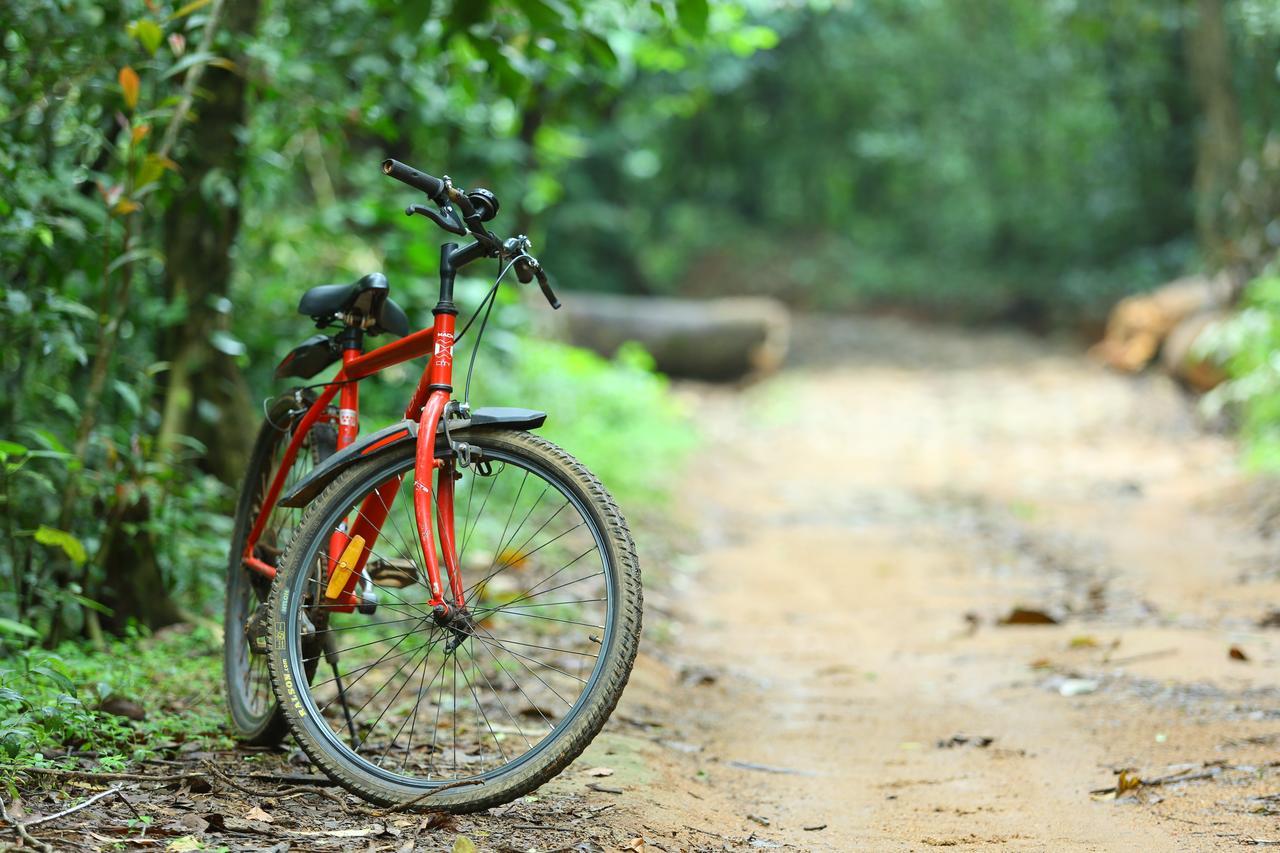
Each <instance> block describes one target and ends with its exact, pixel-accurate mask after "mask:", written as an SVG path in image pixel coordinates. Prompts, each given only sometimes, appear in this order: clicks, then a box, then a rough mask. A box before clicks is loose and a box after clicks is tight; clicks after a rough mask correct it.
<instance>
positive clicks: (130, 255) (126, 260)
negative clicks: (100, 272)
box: [107, 249, 164, 275]
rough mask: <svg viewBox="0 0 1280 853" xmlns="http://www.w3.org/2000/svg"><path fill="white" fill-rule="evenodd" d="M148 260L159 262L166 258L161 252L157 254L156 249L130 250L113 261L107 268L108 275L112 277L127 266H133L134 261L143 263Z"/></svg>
mask: <svg viewBox="0 0 1280 853" xmlns="http://www.w3.org/2000/svg"><path fill="white" fill-rule="evenodd" d="M147 258H151V259H154V260H157V261H160V260H164V256H163V255H161V254H160V253H159V252H157V251H156V250H155V249H130V250H129V251H127V252H125V253H124V254H123V255H120V256H119V257H117V258H116V259H115V260H114V261H112V262H111V263H110V264H109V265H108V266H107V275H111V274H112V273H113V272H115V271H116V270H118V269H120V268H121V267H123V266H125V265H126V264H131V263H133V262H134V261H141V260H144V259H147Z"/></svg>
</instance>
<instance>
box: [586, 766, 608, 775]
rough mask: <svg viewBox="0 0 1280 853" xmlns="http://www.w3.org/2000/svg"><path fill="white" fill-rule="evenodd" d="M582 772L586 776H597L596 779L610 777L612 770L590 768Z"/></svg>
mask: <svg viewBox="0 0 1280 853" xmlns="http://www.w3.org/2000/svg"><path fill="white" fill-rule="evenodd" d="M582 772H583V773H585V774H586V775H588V776H597V777H600V776H612V775H613V768H612V767H590V768H588V769H586V770H583V771H582Z"/></svg>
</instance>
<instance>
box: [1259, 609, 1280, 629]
mask: <svg viewBox="0 0 1280 853" xmlns="http://www.w3.org/2000/svg"><path fill="white" fill-rule="evenodd" d="M1258 627H1259V628H1280V610H1271V611H1268V613H1267V615H1266V616H1263V617H1262V618H1261V619H1259V620H1258Z"/></svg>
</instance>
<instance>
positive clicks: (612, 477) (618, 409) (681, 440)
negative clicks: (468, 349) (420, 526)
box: [473, 337, 697, 505]
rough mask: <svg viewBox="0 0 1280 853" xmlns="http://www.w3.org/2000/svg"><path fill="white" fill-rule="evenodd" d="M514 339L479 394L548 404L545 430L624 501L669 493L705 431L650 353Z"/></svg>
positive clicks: (489, 401)
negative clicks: (606, 352)
mask: <svg viewBox="0 0 1280 853" xmlns="http://www.w3.org/2000/svg"><path fill="white" fill-rule="evenodd" d="M511 343H512V344H513V346H512V347H511V349H510V350H509V351H508V352H505V353H502V354H501V357H500V363H499V364H497V365H493V364H491V365H489V370H487V371H485V372H484V373H483V374H482V376H481V379H480V380H478V381H477V385H476V388H475V391H474V392H473V399H475V400H477V401H482V402H483V404H484V405H498V406H504V405H505V406H529V407H534V408H539V409H543V410H545V411H547V412H548V413H549V414H548V418H547V423H546V426H545V427H543V428H542V429H540V430H539V434H541V435H545V436H546V437H547V438H549V439H551V440H552V441H554V442H556V443H557V444H559V445H560V446H561V447H563V448H565V449H566V450H568V451H569V452H570V453H572V454H573V455H574V456H576V457H578V459H579V460H580V461H581V462H582V463H583V464H585V465H586V466H587V467H588V468H590V469H591V470H592V471H593V472H594V473H595V474H596V475H597V476H598V477H600V479H601V480H602V481H603V482H604V484H605V485H606V486H607V487H608V488H609V489H610V491H612V492H613V493H614V495H615V496H616V497H617V498H618V499H619V500H621V501H623V502H624V503H625V502H627V501H633V502H635V503H637V504H640V505H644V504H646V503H651V502H654V501H661V500H662V499H664V498H666V497H668V496H669V494H670V484H671V480H672V478H674V477H677V476H679V472H680V470H681V468H682V462H683V460H684V458H685V457H686V456H687V454H688V452H689V451H690V450H691V449H692V448H693V447H694V445H695V443H696V441H697V434H696V432H695V430H694V425H693V422H692V420H691V418H690V417H689V413H688V412H687V411H685V408H684V407H683V406H682V405H681V404H680V402H679V401H678V400H676V399H674V398H673V397H672V396H671V390H670V387H669V385H668V383H667V381H666V379H664V378H663V377H662V376H660V375H658V374H656V373H655V372H654V370H653V359H652V358H651V357H650V356H649V354H648V353H646V352H645V351H644V350H642V349H640V348H639V347H636V346H628V347H623V349H622V350H620V351H619V352H618V354H617V356H615V357H614V358H613V359H612V360H606V359H603V358H601V357H600V356H598V355H595V354H594V353H591V352H587V351H586V350H582V349H577V348H576V347H569V346H565V345H563V344H558V343H554V342H552V341H546V340H539V339H536V338H526V337H517V338H514V339H513V340H512V341H511ZM480 357H481V358H485V354H484V353H483V352H482V353H481V356H480ZM477 369H479V368H477Z"/></svg>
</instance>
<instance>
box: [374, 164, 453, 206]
mask: <svg viewBox="0 0 1280 853" xmlns="http://www.w3.org/2000/svg"><path fill="white" fill-rule="evenodd" d="M382 172H383V174H385V175H390V176H391V177H393V178H395V179H396V180H397V181H400V182H401V183H403V184H408V185H409V186H411V187H413V188H414V189H416V190H421V191H422V192H424V193H426V194H427V195H428V196H430V197H431V198H432V199H435V198H436V197H437V196H439V195H440V192H441V191H442V190H443V189H444V181H442V180H440V179H439V178H436V177H432V176H431V175H428V174H427V173H426V172H419V171H418V170H417V169H415V168H413V167H412V166H406V165H405V164H404V163H401V162H400V161H399V160H383V161H382Z"/></svg>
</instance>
